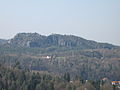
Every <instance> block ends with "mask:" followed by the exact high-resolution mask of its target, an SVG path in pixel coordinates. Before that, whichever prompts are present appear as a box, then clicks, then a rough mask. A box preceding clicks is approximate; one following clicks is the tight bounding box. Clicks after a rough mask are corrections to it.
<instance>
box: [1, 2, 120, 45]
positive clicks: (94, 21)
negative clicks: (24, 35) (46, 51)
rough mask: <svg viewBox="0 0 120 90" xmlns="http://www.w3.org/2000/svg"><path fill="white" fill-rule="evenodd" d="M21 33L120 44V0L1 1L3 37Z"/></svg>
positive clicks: (7, 37) (6, 37)
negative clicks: (63, 35)
mask: <svg viewBox="0 0 120 90" xmlns="http://www.w3.org/2000/svg"><path fill="white" fill-rule="evenodd" d="M20 32H37V33H39V34H42V35H50V34H53V33H56V34H67V35H76V36H80V37H83V38H85V39H88V40H95V41H98V42H107V43H111V44H115V45H120V0H0V38H1V39H3V38H4V39H9V38H13V37H14V35H16V34H17V33H20Z"/></svg>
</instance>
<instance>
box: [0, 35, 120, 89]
mask: <svg viewBox="0 0 120 90" xmlns="http://www.w3.org/2000/svg"><path fill="white" fill-rule="evenodd" d="M103 78H107V80H102V79H103ZM112 81H120V47H119V46H115V45H112V44H108V43H98V42H95V41H91V40H86V39H83V38H81V37H77V36H73V35H59V34H52V35H49V36H44V35H39V34H37V33H19V34H17V35H16V36H15V37H14V38H12V39H9V40H0V90H119V89H118V86H114V85H112V84H111V82H112Z"/></svg>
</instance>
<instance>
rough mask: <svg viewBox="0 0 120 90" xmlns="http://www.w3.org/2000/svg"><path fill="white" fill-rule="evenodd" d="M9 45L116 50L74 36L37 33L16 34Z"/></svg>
mask: <svg viewBox="0 0 120 90" xmlns="http://www.w3.org/2000/svg"><path fill="white" fill-rule="evenodd" d="M9 44H10V45H12V46H15V47H30V48H33V47H37V48H45V47H65V48H78V49H100V48H107V49H112V48H116V47H117V46H114V45H112V44H108V43H98V42H95V41H91V40H86V39H84V38H81V37H78V36H74V35H60V34H52V35H49V36H44V35H39V34H38V33H18V34H17V35H15V37H14V38H12V39H11V40H10V43H9Z"/></svg>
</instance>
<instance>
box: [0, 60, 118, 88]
mask: <svg viewBox="0 0 120 90" xmlns="http://www.w3.org/2000/svg"><path fill="white" fill-rule="evenodd" d="M0 90H119V88H117V87H116V86H113V85H112V84H111V82H110V81H109V80H106V81H103V80H98V81H89V80H84V79H82V78H81V77H80V76H76V77H75V78H74V79H73V80H71V77H70V74H69V73H65V74H63V75H62V76H61V77H60V76H56V75H51V74H45V73H40V72H35V71H30V70H22V69H20V66H19V62H17V63H16V64H15V66H14V67H11V68H10V67H5V66H4V65H3V64H2V65H1V64H0Z"/></svg>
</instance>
